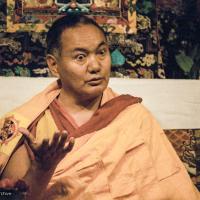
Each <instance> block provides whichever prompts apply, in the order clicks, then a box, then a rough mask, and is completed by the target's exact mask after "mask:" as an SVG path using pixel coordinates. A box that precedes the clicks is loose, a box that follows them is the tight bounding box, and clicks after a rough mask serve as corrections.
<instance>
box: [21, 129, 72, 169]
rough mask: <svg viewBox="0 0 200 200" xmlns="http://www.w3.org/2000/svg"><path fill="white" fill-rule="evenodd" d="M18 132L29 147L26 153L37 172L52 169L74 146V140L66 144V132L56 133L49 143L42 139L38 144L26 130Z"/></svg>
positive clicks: (47, 140)
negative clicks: (24, 138)
mask: <svg viewBox="0 0 200 200" xmlns="http://www.w3.org/2000/svg"><path fill="white" fill-rule="evenodd" d="M19 131H20V132H21V133H22V134H24V136H25V137H26V140H27V142H28V146H29V147H30V149H29V150H28V151H29V155H30V158H31V161H32V165H34V167H36V168H37V169H39V170H44V171H48V170H52V169H54V168H55V167H56V166H57V164H58V163H59V162H60V161H61V160H62V159H63V158H64V156H65V155H66V154H67V153H69V152H70V151H71V150H72V148H73V146H74V138H70V139H69V141H68V142H67V139H68V134H67V132H66V131H62V132H56V133H55V134H54V136H53V138H52V141H51V142H50V141H49V139H44V140H43V141H42V142H41V143H40V144H38V143H37V142H36V141H35V138H34V137H33V136H32V135H31V133H30V132H28V130H26V129H24V128H19ZM66 143H67V144H66Z"/></svg>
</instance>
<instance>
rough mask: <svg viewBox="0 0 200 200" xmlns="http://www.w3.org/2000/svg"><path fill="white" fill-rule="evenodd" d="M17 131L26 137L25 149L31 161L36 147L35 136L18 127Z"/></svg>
mask: <svg viewBox="0 0 200 200" xmlns="http://www.w3.org/2000/svg"><path fill="white" fill-rule="evenodd" d="M18 131H19V132H20V133H22V134H23V135H24V137H25V138H26V140H25V145H26V149H27V151H28V154H29V157H30V159H31V160H32V161H33V160H35V156H34V152H35V147H36V139H35V137H34V136H33V135H32V134H31V133H30V131H29V130H27V129H25V128H23V127H19V128H18Z"/></svg>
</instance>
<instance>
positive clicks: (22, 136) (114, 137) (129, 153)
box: [0, 14, 200, 200]
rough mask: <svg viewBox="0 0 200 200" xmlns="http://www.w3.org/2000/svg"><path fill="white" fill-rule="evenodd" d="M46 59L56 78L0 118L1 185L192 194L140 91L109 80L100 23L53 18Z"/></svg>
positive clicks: (75, 194)
mask: <svg viewBox="0 0 200 200" xmlns="http://www.w3.org/2000/svg"><path fill="white" fill-rule="evenodd" d="M46 60H47V64H48V66H49V69H50V71H51V73H52V74H53V75H54V76H56V77H57V78H58V79H57V81H56V82H53V83H52V84H51V85H49V86H48V87H47V88H46V89H45V90H44V91H42V92H41V93H39V94H38V95H36V96H34V97H33V98H32V99H31V100H30V101H28V102H27V103H25V104H24V105H22V106H20V107H18V108H16V109H15V110H13V111H11V112H9V113H8V114H7V115H6V116H5V117H4V118H3V119H2V120H1V134H0V141H1V147H0V169H1V182H0V187H2V188H8V187H11V186H12V187H14V186H15V183H16V181H17V180H22V181H24V182H25V183H26V185H27V186H28V188H29V190H28V195H27V199H31V200H41V199H48V200H51V199H52V200H57V199H59V200H61V199H63V200H64V199H65V200H115V199H116V200H119V199H121V200H122V199H123V200H141V199H142V200H189V199H190V200H197V199H200V196H199V192H198V191H197V189H196V188H195V186H194V185H193V184H192V182H191V179H190V177H189V175H188V174H187V171H186V169H185V167H184V165H183V164H182V162H181V161H180V159H179V157H178V156H177V154H176V152H175V150H174V149H173V148H172V146H171V144H170V142H169V141H168V140H167V138H166V136H165V134H164V132H163V130H162V129H161V128H160V126H159V125H158V123H157V122H156V120H155V119H154V117H153V116H152V115H151V113H150V112H149V111H148V110H147V109H146V108H145V107H144V106H143V105H142V104H141V98H138V97H133V96H130V95H118V94H116V93H115V92H114V91H112V89H110V88H108V81H109V75H110V68H111V58H110V52H109V47H108V43H107V40H106V36H105V33H104V31H103V30H102V28H101V27H100V26H99V25H98V24H96V22H94V21H93V20H92V19H90V18H88V17H86V16H84V15H78V14H77V15H66V16H64V17H61V18H59V19H58V20H56V21H55V22H54V23H53V25H52V27H51V28H50V30H49V32H48V34H47V56H46Z"/></svg>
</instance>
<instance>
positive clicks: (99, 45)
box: [72, 41, 108, 53]
mask: <svg viewBox="0 0 200 200" xmlns="http://www.w3.org/2000/svg"><path fill="white" fill-rule="evenodd" d="M103 45H108V44H107V42H106V41H102V42H100V43H99V44H98V46H97V48H96V49H98V48H100V47H101V46H103ZM76 51H82V52H85V53H88V52H89V51H88V50H87V49H85V48H79V47H78V48H75V49H73V51H72V52H76Z"/></svg>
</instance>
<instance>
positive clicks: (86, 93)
mask: <svg viewBox="0 0 200 200" xmlns="http://www.w3.org/2000/svg"><path fill="white" fill-rule="evenodd" d="M61 46H62V48H61V53H60V56H59V57H58V59H57V68H58V73H59V76H60V79H61V82H62V87H63V89H64V90H65V92H66V93H67V94H68V95H73V96H74V97H83V98H91V97H98V96H99V95H101V94H102V92H103V91H104V89H105V88H106V87H107V85H108V80H109V75H110V67H111V59H110V52H109V48H108V45H107V42H106V38H105V36H104V35H103V33H102V32H101V31H100V30H99V29H98V28H97V27H95V26H94V25H80V26H76V27H74V28H70V29H66V30H65V31H64V32H63V33H62V35H61Z"/></svg>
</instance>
